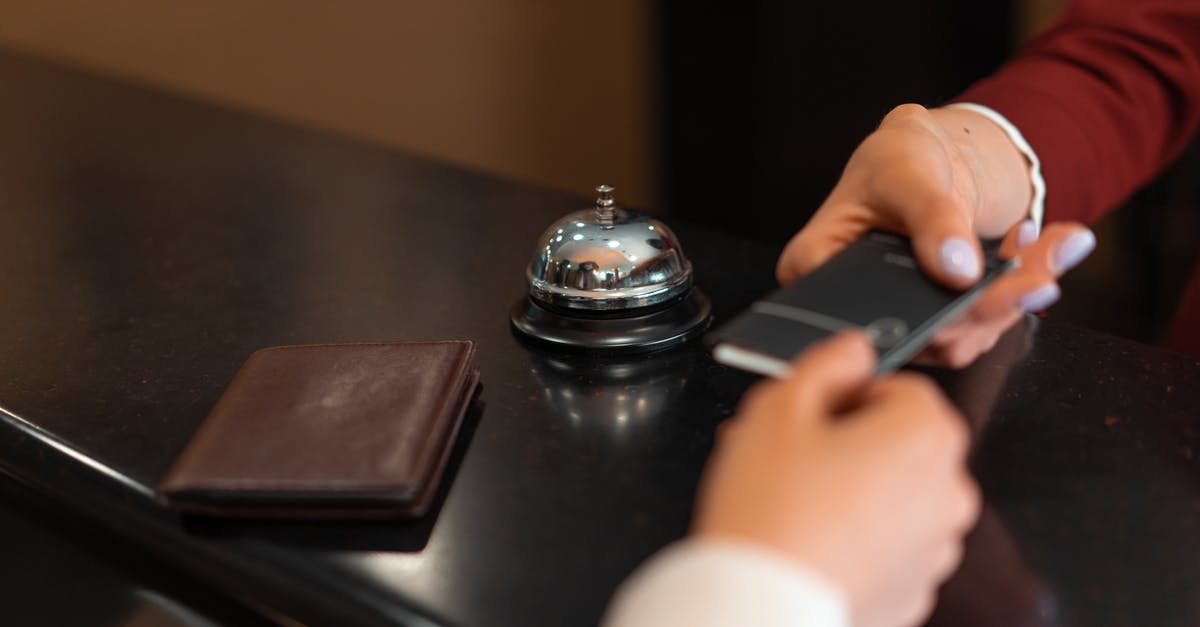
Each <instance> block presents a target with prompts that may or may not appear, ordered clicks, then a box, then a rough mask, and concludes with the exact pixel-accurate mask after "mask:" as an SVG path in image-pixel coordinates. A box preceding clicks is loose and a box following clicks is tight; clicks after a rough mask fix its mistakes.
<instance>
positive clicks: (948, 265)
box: [938, 237, 979, 279]
mask: <svg viewBox="0 0 1200 627" xmlns="http://www.w3.org/2000/svg"><path fill="white" fill-rule="evenodd" d="M938 252H939V254H940V256H941V263H942V270H944V271H945V272H946V273H947V274H950V275H953V276H957V277H964V278H967V279H977V278H979V259H978V258H976V257H975V249H974V248H972V247H971V245H970V244H968V243H967V240H965V239H963V238H961V237H948V238H946V241H944V242H942V248H941V250H939V251H938Z"/></svg>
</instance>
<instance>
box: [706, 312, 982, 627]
mask: <svg viewBox="0 0 1200 627" xmlns="http://www.w3.org/2000/svg"><path fill="white" fill-rule="evenodd" d="M874 367H875V353H874V349H873V348H872V347H871V345H870V343H869V341H868V340H867V339H866V336H865V335H863V334H861V333H857V332H855V333H846V334H841V335H839V336H837V337H835V338H833V339H831V340H828V341H826V342H823V343H821V344H818V345H816V346H814V347H813V348H812V349H811V350H809V351H807V352H806V353H805V354H804V356H803V357H801V358H800V360H799V361H797V362H796V364H795V366H794V367H793V368H792V371H791V373H790V374H789V375H788V376H787V377H786V378H784V379H782V380H778V381H771V382H765V383H761V384H759V385H758V386H757V387H755V388H754V389H753V390H751V391H750V393H748V394H747V396H746V398H745V399H744V400H743V402H742V405H741V408H740V409H739V411H738V415H737V416H736V417H735V418H733V419H732V421H731V422H729V423H727V424H726V425H725V426H724V427H723V428H722V430H721V432H720V437H719V442H718V444H717V448H716V451H715V452H714V454H713V456H712V458H711V459H710V461H709V464H708V467H707V469H706V471H705V476H704V480H703V481H702V483H701V486H700V494H699V503H698V506H697V510H696V517H695V519H694V530H693V531H694V533H696V534H697V535H698V536H700V537H702V538H712V539H733V540H740V541H746V542H752V543H756V544H758V545H760V546H765V547H768V548H770V549H772V550H775V551H778V552H780V553H781V554H783V555H786V556H789V557H792V558H795V559H796V560H798V561H800V562H802V563H803V564H805V565H806V566H808V567H810V568H813V569H815V570H816V571H818V572H821V573H823V574H824V575H825V576H827V577H828V578H829V579H830V580H831V581H833V582H835V583H836V584H837V585H838V586H839V587H840V589H841V590H842V591H843V592H844V593H845V594H846V595H847V599H848V601H849V603H850V611H851V615H852V617H853V619H854V620H853V623H854V624H855V625H864V626H869V627H885V626H899V625H911V624H915V623H917V622H919V621H920V620H921V619H922V618H924V617H926V616H928V614H929V612H930V611H931V610H932V608H933V604H934V600H935V598H936V592H937V586H938V584H939V583H941V582H942V580H944V579H945V578H946V577H948V576H949V575H950V574H951V573H952V572H953V571H954V569H955V568H956V566H957V565H958V562H959V560H960V557H961V547H962V537H963V535H964V534H965V533H966V531H967V530H968V528H969V527H970V526H971V525H972V524H973V522H974V521H975V518H976V516H977V515H978V512H979V504H980V498H979V491H978V488H977V487H976V485H975V483H974V481H973V480H972V478H971V477H970V475H969V474H968V472H967V469H966V466H965V457H966V452H967V444H968V435H967V427H966V425H965V423H964V421H963V419H962V418H961V417H960V416H959V415H958V413H957V412H956V411H955V410H954V408H953V407H952V406H951V405H950V404H949V403H948V402H947V401H946V399H945V398H944V397H943V396H942V394H941V392H940V391H939V390H938V389H937V387H936V386H935V385H934V384H933V383H932V382H931V381H930V380H929V379H928V378H926V377H924V376H921V375H918V374H915V373H911V372H901V373H898V374H894V375H890V376H888V377H886V378H883V379H879V380H872V373H873V371H874Z"/></svg>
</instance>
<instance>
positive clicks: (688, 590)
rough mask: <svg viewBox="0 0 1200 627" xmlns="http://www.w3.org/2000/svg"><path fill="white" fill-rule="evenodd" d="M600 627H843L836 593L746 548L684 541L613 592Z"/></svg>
mask: <svg viewBox="0 0 1200 627" xmlns="http://www.w3.org/2000/svg"><path fill="white" fill-rule="evenodd" d="M603 624H604V627H668V626H671V625H681V626H684V625H686V626H687V627H735V626H736V627H741V626H744V625H755V626H758V627H773V626H775V625H789V626H792V625H794V626H797V627H800V626H802V627H848V625H849V624H850V618H849V608H848V607H847V603H846V599H845V596H844V594H843V593H842V591H841V590H839V589H838V588H837V587H836V586H834V585H833V584H832V583H831V582H830V581H828V580H827V579H826V578H825V577H824V576H823V575H821V574H819V573H817V572H814V571H813V570H811V569H809V568H807V567H805V566H804V565H803V564H801V563H800V562H798V561H795V560H793V559H790V558H788V557H786V556H783V555H780V554H778V553H775V552H773V551H771V550H770V549H767V548H764V547H759V546H756V545H753V544H749V543H739V542H732V541H724V540H721V541H717V540H698V539H688V540H683V541H681V542H678V543H676V544H673V545H671V546H669V547H667V548H665V549H663V550H661V551H659V552H658V553H657V554H655V555H654V556H653V557H651V558H650V559H649V560H647V561H646V562H645V563H643V564H642V565H641V566H640V567H638V569H637V570H636V571H634V573H633V575H631V576H630V577H629V578H628V579H626V580H625V582H624V583H623V584H621V587H620V588H618V589H617V593H616V595H614V596H613V599H612V601H611V602H610V603H609V606H608V613H607V614H606V616H605V617H604V623H603Z"/></svg>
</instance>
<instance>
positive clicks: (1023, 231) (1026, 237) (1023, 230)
mask: <svg viewBox="0 0 1200 627" xmlns="http://www.w3.org/2000/svg"><path fill="white" fill-rule="evenodd" d="M1037 238H1038V228H1037V225H1036V224H1034V223H1033V220H1026V221H1024V222H1022V223H1021V226H1018V227H1017V248H1025V247H1026V246H1029V245H1030V244H1032V243H1034V242H1036V241H1037Z"/></svg>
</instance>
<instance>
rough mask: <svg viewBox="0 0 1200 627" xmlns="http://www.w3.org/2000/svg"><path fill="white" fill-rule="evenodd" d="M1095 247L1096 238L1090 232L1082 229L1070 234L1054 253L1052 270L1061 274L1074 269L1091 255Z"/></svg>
mask: <svg viewBox="0 0 1200 627" xmlns="http://www.w3.org/2000/svg"><path fill="white" fill-rule="evenodd" d="M1095 247H1096V236H1095V234H1093V233H1092V232H1091V231H1089V230H1087V229H1084V230H1082V231H1078V232H1076V233H1072V234H1071V235H1070V237H1068V238H1067V239H1066V240H1065V241H1063V243H1062V244H1059V245H1058V250H1057V251H1055V252H1054V269H1055V270H1056V271H1057V272H1059V273H1062V272H1066V271H1067V270H1070V269H1071V268H1074V267H1075V266H1077V265H1079V262H1081V261H1083V260H1084V259H1085V258H1086V257H1087V256H1088V255H1089V254H1091V252H1092V249H1094V248H1095Z"/></svg>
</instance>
